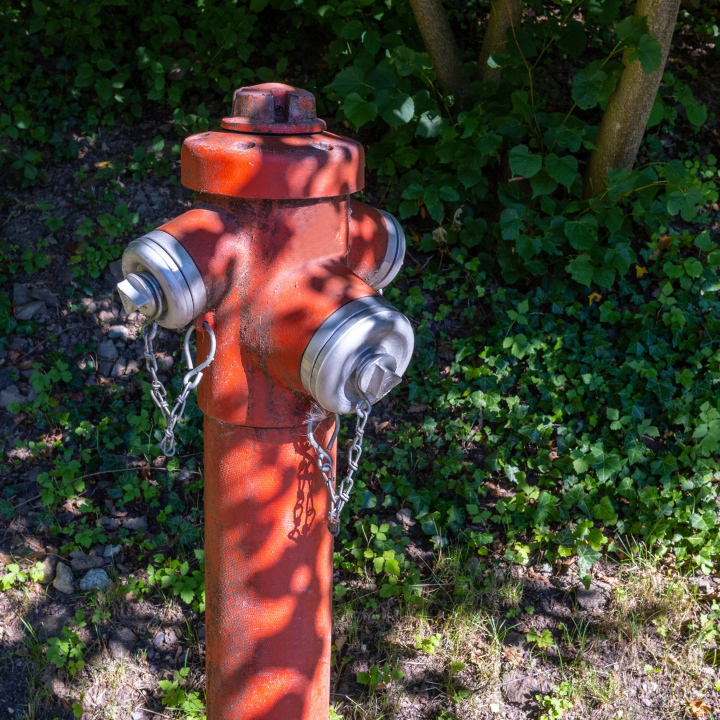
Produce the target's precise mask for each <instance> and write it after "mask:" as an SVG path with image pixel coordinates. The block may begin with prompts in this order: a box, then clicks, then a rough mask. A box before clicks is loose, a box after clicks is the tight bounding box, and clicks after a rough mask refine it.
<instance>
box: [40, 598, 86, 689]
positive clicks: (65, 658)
mask: <svg viewBox="0 0 720 720" xmlns="http://www.w3.org/2000/svg"><path fill="white" fill-rule="evenodd" d="M86 625H87V623H86V622H85V613H84V612H83V611H82V610H78V611H77V612H76V613H75V620H74V621H72V622H71V623H68V624H67V625H65V627H63V629H62V632H61V633H60V637H58V638H50V639H49V640H48V648H47V650H46V651H45V659H46V660H47V661H48V662H51V663H52V664H53V665H55V667H56V668H57V669H58V670H61V669H63V668H67V670H68V672H69V673H70V675H72V676H75V674H76V673H77V672H78V671H79V670H82V669H83V668H84V667H85V661H84V660H83V652H84V650H85V649H86V648H87V646H86V645H85V643H84V642H81V640H80V638H79V637H78V634H77V632H75V630H74V628H83V627H85V626H86Z"/></svg>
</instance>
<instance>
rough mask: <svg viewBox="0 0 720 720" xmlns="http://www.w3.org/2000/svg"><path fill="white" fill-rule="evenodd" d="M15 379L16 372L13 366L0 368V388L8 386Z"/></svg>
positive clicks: (16, 376) (16, 377)
mask: <svg viewBox="0 0 720 720" xmlns="http://www.w3.org/2000/svg"><path fill="white" fill-rule="evenodd" d="M17 379H18V374H17V371H16V370H15V369H14V368H3V369H2V370H0V390H4V389H5V388H7V387H10V385H12V384H13V383H14V382H16V381H17Z"/></svg>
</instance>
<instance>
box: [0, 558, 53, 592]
mask: <svg viewBox="0 0 720 720" xmlns="http://www.w3.org/2000/svg"><path fill="white" fill-rule="evenodd" d="M44 575H45V570H44V567H43V564H42V563H41V562H38V563H35V566H34V567H32V568H30V570H28V571H27V572H25V571H24V570H21V569H20V566H19V565H18V564H17V563H12V564H11V565H8V566H7V572H6V573H5V575H3V576H2V577H0V584H2V589H3V590H9V589H10V588H11V587H12V586H13V585H15V583H18V584H20V585H22V583H24V582H25V581H26V580H27V579H28V576H29V577H30V579H31V580H32V581H33V582H40V581H41V580H42V579H43V576H44Z"/></svg>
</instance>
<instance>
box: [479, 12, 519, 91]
mask: <svg viewBox="0 0 720 720" xmlns="http://www.w3.org/2000/svg"><path fill="white" fill-rule="evenodd" d="M522 11H523V0H495V2H494V3H493V4H492V6H491V7H490V19H489V20H488V26H487V30H485V38H484V39H483V44H482V50H480V57H479V58H478V67H479V71H480V79H481V80H482V81H483V82H495V83H499V82H500V75H501V73H502V70H501V69H500V68H493V67H490V66H489V65H488V64H487V61H488V59H489V58H490V56H491V55H495V54H501V55H502V54H504V53H505V46H506V45H507V31H508V29H509V28H510V27H511V26H514V27H517V26H518V25H519V24H520V18H521V16H522Z"/></svg>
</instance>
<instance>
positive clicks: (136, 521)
mask: <svg viewBox="0 0 720 720" xmlns="http://www.w3.org/2000/svg"><path fill="white" fill-rule="evenodd" d="M122 526H123V527H124V528H125V529H126V530H147V529H148V521H147V518H146V517H145V516H144V515H143V516H142V517H136V518H128V519H127V520H124V521H123V524H122Z"/></svg>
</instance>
